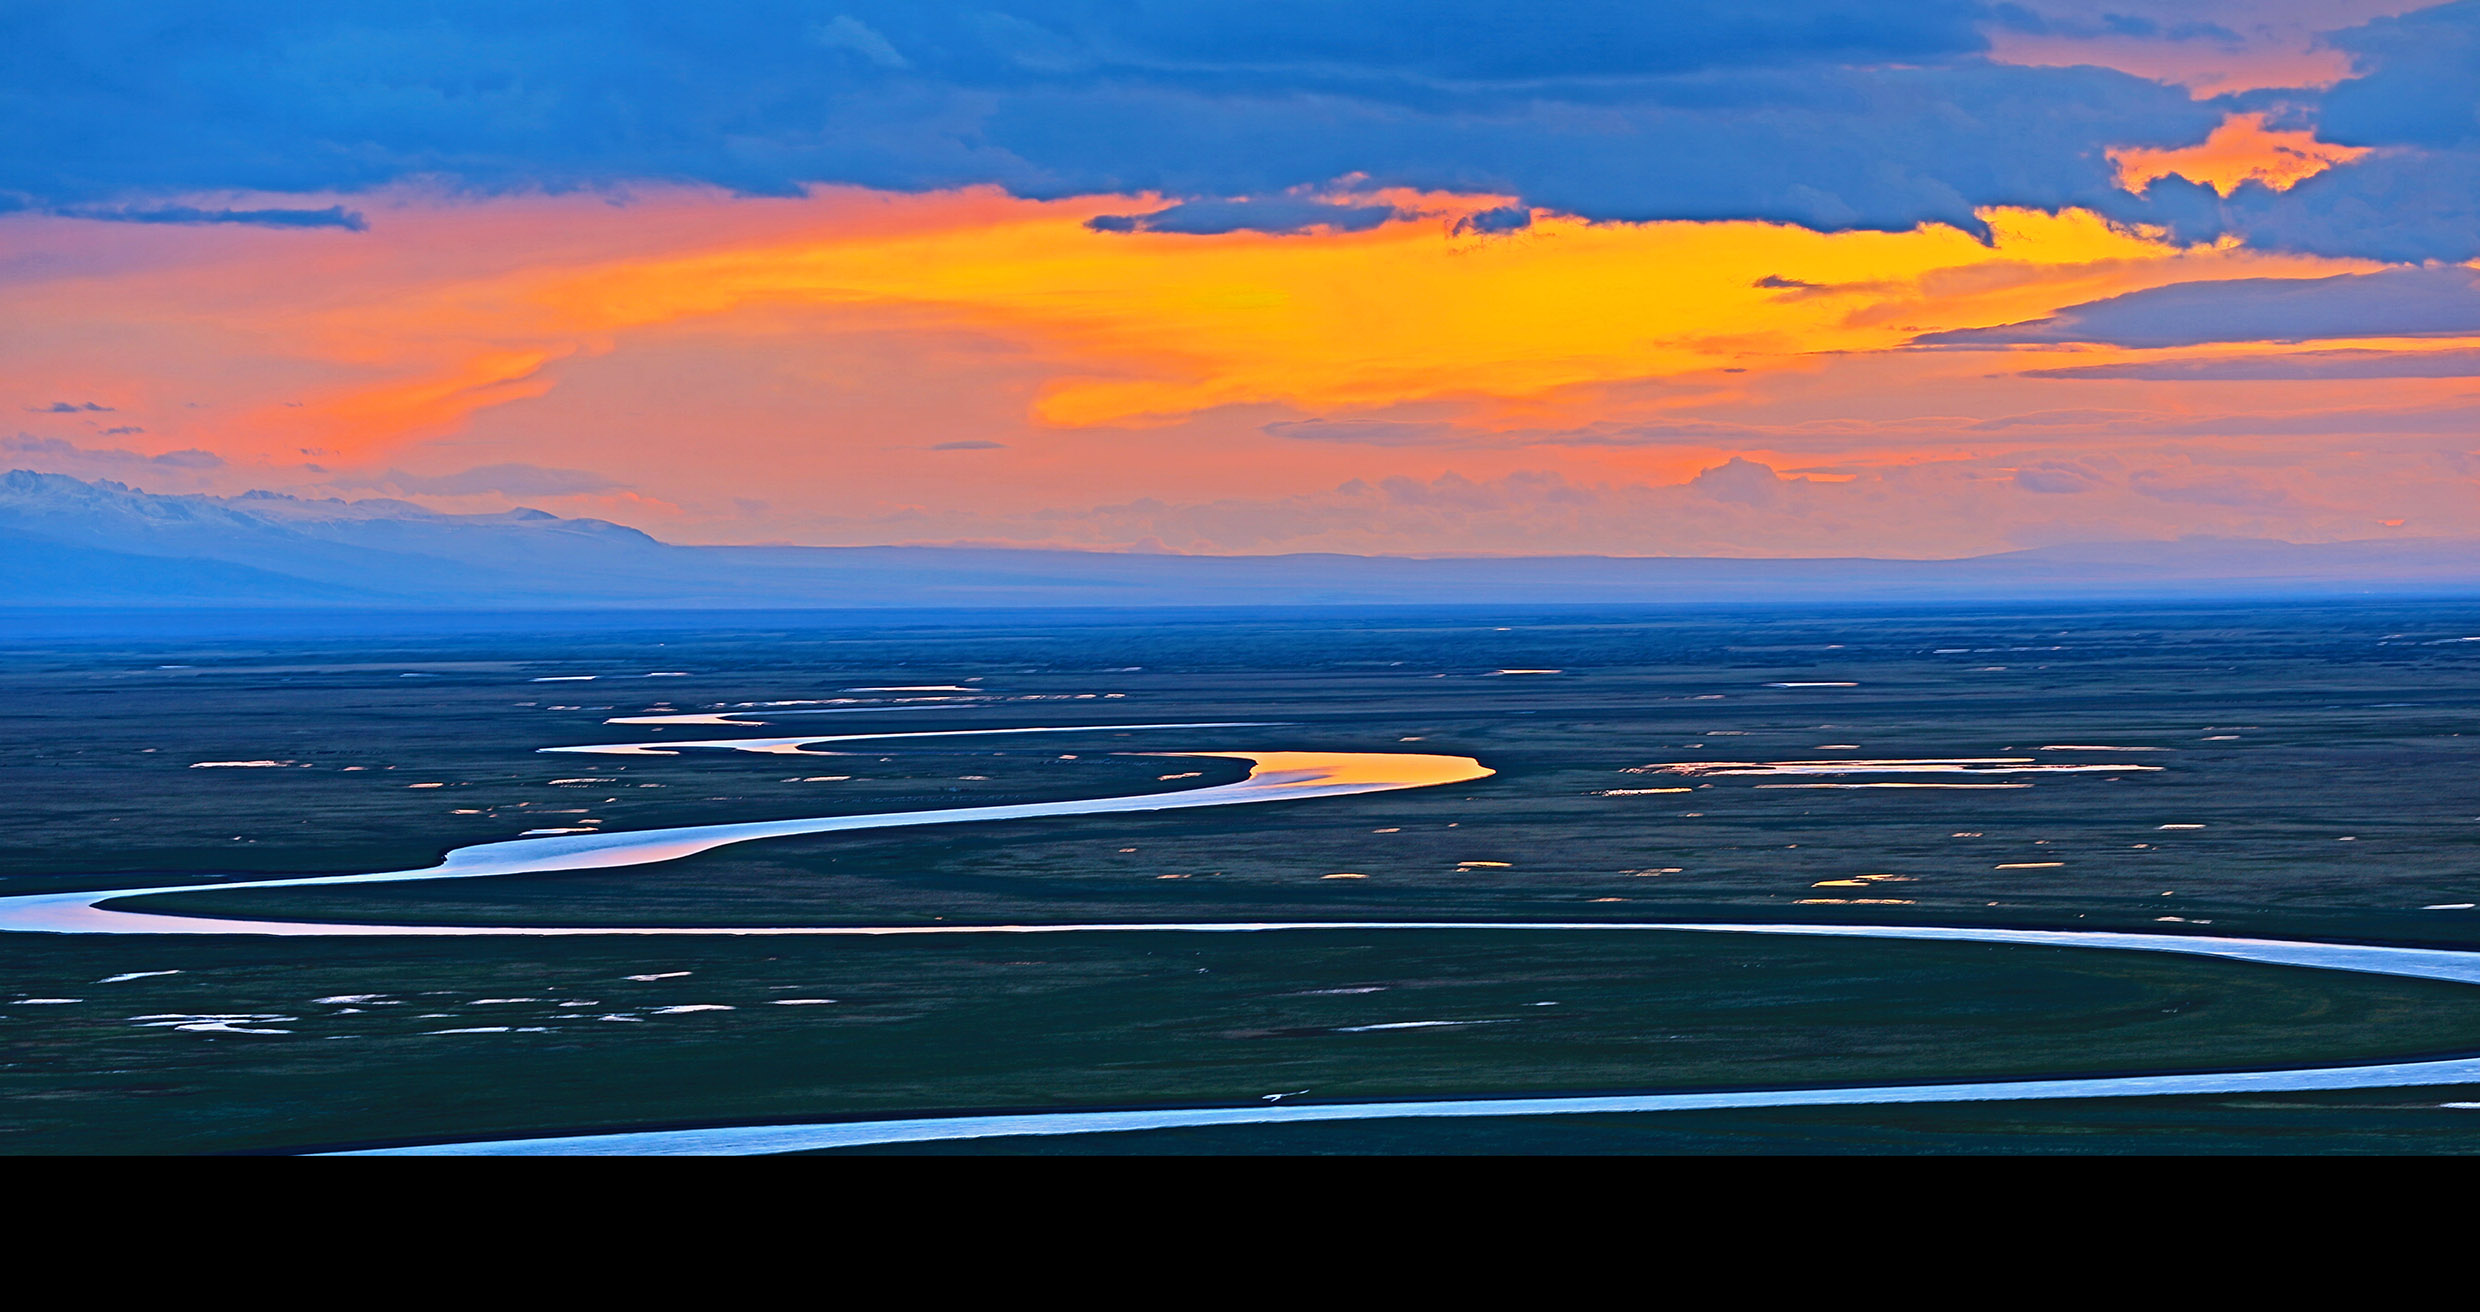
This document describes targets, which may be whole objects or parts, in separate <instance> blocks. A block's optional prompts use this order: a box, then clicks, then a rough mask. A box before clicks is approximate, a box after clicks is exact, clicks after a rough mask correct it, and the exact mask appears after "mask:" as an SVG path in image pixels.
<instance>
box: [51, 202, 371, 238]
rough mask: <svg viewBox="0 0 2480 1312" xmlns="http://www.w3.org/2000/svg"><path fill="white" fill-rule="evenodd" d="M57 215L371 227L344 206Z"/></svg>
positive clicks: (88, 208)
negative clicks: (313, 208) (308, 208)
mask: <svg viewBox="0 0 2480 1312" xmlns="http://www.w3.org/2000/svg"><path fill="white" fill-rule="evenodd" d="M55 212H56V213H59V214H62V215H65V216H67V217H69V218H72V219H102V220H104V221H106V222H110V223H248V224H256V225H258V226H260V227H266V228H344V229H347V230H349V231H352V232H362V231H366V230H367V229H368V228H369V227H370V224H369V223H367V222H365V221H364V220H363V218H362V216H361V214H360V212H358V211H355V210H348V209H346V208H345V207H344V206H342V205H330V206H328V207H327V208H326V209H323V210H282V209H276V210H230V209H226V210H202V209H198V208H196V207H195V206H190V205H158V206H154V207H152V208H142V207H138V206H130V205H68V206H63V207H61V208H60V209H59V210H57V211H55Z"/></svg>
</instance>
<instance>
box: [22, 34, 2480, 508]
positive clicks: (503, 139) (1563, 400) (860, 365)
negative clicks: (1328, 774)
mask: <svg viewBox="0 0 2480 1312" xmlns="http://www.w3.org/2000/svg"><path fill="white" fill-rule="evenodd" d="M417 10H418V12H417ZM0 71H4V72H5V78H4V79H0V139H5V140H6V141H7V142H8V145H7V147H6V149H5V150H0V402H4V403H6V404H9V405H11V406H12V407H13V414H12V416H11V418H12V420H13V422H7V423H0V469H8V468H28V469H35V470H40V471H45V472H57V473H66V474H72V475H76V476H78V477H82V478H89V479H94V478H109V479H116V480H119V481H122V482H125V483H129V484H132V485H134V486H137V487H141V488H144V489H146V490H148V491H151V492H212V493H218V494H227V495H229V494H233V493H238V492H242V491H245V490H252V489H268V490H275V491H282V492H288V493H292V494H295V495H300V496H305V497H328V496H339V497H346V498H360V497H374V496H376V497H396V498H402V499H406V500H410V501H415V502H418V503H420V504H422V505H425V506H430V507H433V508H436V509H442V510H456V511H485V510H499V509H505V508H508V507H511V506H518V505H525V506H536V507H540V508H542V509H545V510H549V511H553V512H555V513H559V514H563V515H588V516H594V517H599V518H604V519H610V520H615V521H618V522H621V523H626V524H630V525H634V526H636V527H639V528H642V529H645V530H647V531H648V532H651V533H654V534H656V535H657V536H659V537H662V538H665V539H667V540H670V541H676V542H735V543H754V542H793V543H812V544H822V545H840V544H865V543H866V544H876V543H958V542H969V543H982V544H1017V545H1028V546H1035V545H1038V546H1069V547H1085V548H1096V549H1107V550H1127V549H1134V550H1143V551H1163V550H1168V551H1179V552H1213V553H1266V552H1285V551H1349V552H1364V553H1402V554H1455V553H1494V554H1495V553H1545V552H1556V553H1570V552H1592V553H1611V554H1721V555H1756V556H1768V555H1818V554H1835V555H1843V554H1857V555H1880V556H1953V555H1964V554H1973V553H1980V552H1988V551H2002V550H2008V549H2012V548H2017V547H2027V546H2038V545H2044V544H2050V543H2058V542H2070V541H2083V540H2098V539H2126V538H2140V539H2142V538H2171V537H2177V536H2182V535H2188V534H2222V535H2234V536H2252V537H2275V538H2284V539H2289V540H2292V541H2303V542H2304V541H2335V540H2349V539H2362V538H2381V537H2387V536H2389V535H2393V536H2466V535H2469V534H2471V533H2472V532H2474V531H2475V530H2474V527H2473V526H2474V521H2475V515H2474V510H2475V508H2480V496H2476V494H2480V271H2476V270H2475V257H2480V0H2460V2H2459V3H2452V4H2443V5H2425V4H2420V3H2416V2H2414V0H2325V2H2323V3H2309V2H2297V3H2292V2H2287V0H2247V2H2244V3H2241V2H2235V0H2234V2H2229V3H2224V2H2222V0H2194V2H2192V3H2168V2H2164V0H2156V2H2152V3H2145V2H2140V0H2092V2H2091V3H2085V2H2083V0H2024V2H2023V3H2001V4H1980V3H1964V2H1962V0H1906V2H1905V3H1900V4H1887V3H1882V2H1867V3H1864V2H1859V0H1807V2H1801V0H1715V2H1710V3H1709V2H1706V0H1694V2H1687V0H1682V2H1677V3H1664V4H1650V3H1638V4H1617V3H1568V4H1554V3H1543V4H1532V5H1510V4H1503V3H1502V4H1470V3H1462V2H1460V0H1456V2H1450V0H1434V2H1431V3H1397V2H1390V0H1361V2H1359V3H1302V2H1289V3H1287V2H1281V0H1259V2H1257V3H1250V4H1203V3H1190V4H1175V3H1159V2H1157V3H1118V4H1113V3H1099V2H1088V3H1077V2H1074V0H1041V2H1038V3H1021V2H1019V0H989V4H988V6H987V7H984V6H963V5H958V6H947V5H934V4H924V3H920V0H897V2H894V3H877V2H875V0H817V2H816V3H798V4H795V3H780V4H778V3H761V4H728V5H720V6H696V5H683V4H678V3H659V4H657V3H648V4H634V3H623V2H618V0H615V2H613V3H604V4H592V5H587V4H574V3H510V2H509V0H495V2H493V3H473V4H443V5H429V6H419V7H417V6H409V5H403V4H352V3H341V4H324V5H317V6H311V5H274V4H244V3H235V4H216V5H204V6H201V5H195V4H173V3H108V2H107V3H84V4H77V5H61V4H39V5H37V4H0Z"/></svg>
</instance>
